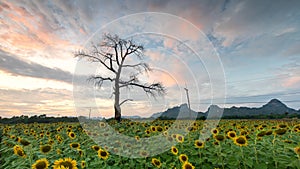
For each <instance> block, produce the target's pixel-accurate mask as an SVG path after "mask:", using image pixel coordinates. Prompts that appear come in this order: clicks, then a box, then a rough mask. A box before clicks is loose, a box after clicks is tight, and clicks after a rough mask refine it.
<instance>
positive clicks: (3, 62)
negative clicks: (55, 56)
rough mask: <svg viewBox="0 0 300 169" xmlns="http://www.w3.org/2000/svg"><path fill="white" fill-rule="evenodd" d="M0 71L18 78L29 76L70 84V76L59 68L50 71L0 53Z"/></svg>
mask: <svg viewBox="0 0 300 169" xmlns="http://www.w3.org/2000/svg"><path fill="white" fill-rule="evenodd" d="M0 55H1V58H0V69H1V70H3V71H5V72H7V73H11V74H13V75H18V76H29V77H35V78H43V79H49V80H57V81H62V82H66V83H72V76H73V75H72V74H71V73H69V72H65V71H63V70H61V69H59V68H56V69H51V68H48V67H45V66H42V65H39V64H36V63H28V62H26V61H23V60H20V59H18V58H16V57H13V56H11V55H9V54H7V53H6V52H4V51H0Z"/></svg>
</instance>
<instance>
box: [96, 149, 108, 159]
mask: <svg viewBox="0 0 300 169" xmlns="http://www.w3.org/2000/svg"><path fill="white" fill-rule="evenodd" d="M108 156H109V153H108V152H107V151H106V150H103V149H100V150H99V151H98V157H99V158H102V159H103V160H106V159H107V158H108Z"/></svg>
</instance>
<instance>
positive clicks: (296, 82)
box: [283, 76, 300, 87]
mask: <svg viewBox="0 0 300 169" xmlns="http://www.w3.org/2000/svg"><path fill="white" fill-rule="evenodd" d="M283 86H284V87H296V86H300V76H294V77H291V78H288V79H287V80H286V81H284V82H283Z"/></svg>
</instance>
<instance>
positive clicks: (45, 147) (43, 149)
mask: <svg viewBox="0 0 300 169" xmlns="http://www.w3.org/2000/svg"><path fill="white" fill-rule="evenodd" d="M50 150H51V146H43V147H42V152H44V153H47V152H49V151H50Z"/></svg>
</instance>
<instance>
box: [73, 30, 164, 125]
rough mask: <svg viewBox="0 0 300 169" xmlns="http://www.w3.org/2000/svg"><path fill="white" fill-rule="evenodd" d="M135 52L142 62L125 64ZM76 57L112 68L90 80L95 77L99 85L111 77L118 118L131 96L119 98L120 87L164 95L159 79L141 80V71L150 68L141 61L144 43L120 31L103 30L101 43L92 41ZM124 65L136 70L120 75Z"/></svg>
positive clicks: (117, 118) (95, 81)
mask: <svg viewBox="0 0 300 169" xmlns="http://www.w3.org/2000/svg"><path fill="white" fill-rule="evenodd" d="M134 55H135V56H136V57H137V58H138V60H139V63H136V64H126V63H125V60H126V58H128V57H131V56H134ZM75 57H78V58H80V59H81V58H85V59H87V60H88V61H90V62H92V63H94V62H98V63H100V65H101V66H103V67H104V68H106V69H107V70H109V72H111V75H110V76H105V75H94V76H91V77H90V78H89V79H88V80H89V81H93V82H94V84H95V85H96V86H99V87H101V86H102V84H103V82H105V81H108V82H111V83H114V84H113V85H114V88H113V89H114V90H113V93H112V94H113V95H114V110H115V119H116V120H118V121H120V119H121V105H122V104H124V103H125V102H127V101H132V99H125V100H123V101H120V89H121V88H124V87H126V88H132V87H138V88H141V89H142V90H143V91H144V92H146V94H148V95H150V96H152V97H156V95H157V94H158V95H164V94H165V92H166V91H165V88H164V86H163V85H162V84H161V83H160V82H158V83H151V84H148V83H144V84H142V83H141V82H140V81H139V79H138V75H140V74H141V73H143V72H148V71H151V69H150V67H149V66H148V64H146V63H144V62H142V60H143V57H144V47H143V46H142V45H137V44H135V43H134V42H133V41H132V40H126V39H121V38H120V37H119V36H117V35H114V36H112V35H110V34H104V35H103V39H102V41H101V43H99V44H96V45H95V44H92V48H91V49H90V50H89V51H79V52H77V53H75ZM122 69H131V70H134V73H132V74H131V75H129V77H127V79H122V78H121V73H122Z"/></svg>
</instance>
